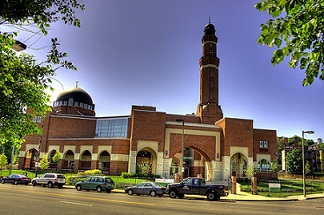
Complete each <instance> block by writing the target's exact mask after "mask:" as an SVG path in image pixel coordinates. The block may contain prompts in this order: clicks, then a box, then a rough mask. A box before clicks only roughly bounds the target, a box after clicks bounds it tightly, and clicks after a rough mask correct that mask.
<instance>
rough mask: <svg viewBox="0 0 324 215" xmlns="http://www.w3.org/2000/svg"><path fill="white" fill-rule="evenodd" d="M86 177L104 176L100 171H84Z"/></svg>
mask: <svg viewBox="0 0 324 215" xmlns="http://www.w3.org/2000/svg"><path fill="white" fill-rule="evenodd" d="M84 174H85V175H102V172H101V170H100V169H92V170H86V171H84Z"/></svg>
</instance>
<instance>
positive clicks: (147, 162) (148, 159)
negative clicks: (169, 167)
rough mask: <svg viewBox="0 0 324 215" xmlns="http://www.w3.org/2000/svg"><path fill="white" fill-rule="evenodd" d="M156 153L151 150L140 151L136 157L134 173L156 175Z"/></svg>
mask: <svg viewBox="0 0 324 215" xmlns="http://www.w3.org/2000/svg"><path fill="white" fill-rule="evenodd" d="M156 160H157V156H156V153H155V152H154V151H153V150H152V149H151V148H143V149H141V150H140V151H139V152H138V153H137V156H136V173H139V174H156Z"/></svg>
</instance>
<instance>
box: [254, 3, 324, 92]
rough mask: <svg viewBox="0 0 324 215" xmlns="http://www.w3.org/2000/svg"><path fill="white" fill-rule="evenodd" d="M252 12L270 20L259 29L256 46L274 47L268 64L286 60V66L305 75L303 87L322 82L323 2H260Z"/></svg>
mask: <svg viewBox="0 0 324 215" xmlns="http://www.w3.org/2000/svg"><path fill="white" fill-rule="evenodd" d="M255 7H256V9H257V10H259V11H266V12H267V13H268V14H269V15H270V16H271V17H272V18H271V19H270V20H269V21H268V22H267V23H266V24H262V25H261V35H260V37H259V39H258V43H259V44H261V45H267V46H269V47H273V46H277V50H275V51H274V53H273V57H272V60H271V62H272V64H279V63H281V62H282V61H283V60H284V58H285V57H287V56H289V57H290V59H289V63H288V66H289V67H292V68H296V67H298V66H299V68H300V69H301V70H304V71H305V76H306V77H305V78H304V80H303V83H302V84H303V86H306V85H309V84H312V83H313V81H314V79H315V78H319V79H321V80H324V66H323V64H324V38H323V32H324V3H323V0H304V1H298V0H261V1H260V2H259V3H257V4H256V6H255Z"/></svg>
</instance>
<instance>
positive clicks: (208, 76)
mask: <svg viewBox="0 0 324 215" xmlns="http://www.w3.org/2000/svg"><path fill="white" fill-rule="evenodd" d="M215 32H216V30H215V27H214V25H213V24H211V23H210V20H209V23H208V24H207V25H206V26H205V29H204V36H203V37H202V39H201V42H202V57H201V58H200V60H199V65H200V101H199V104H198V106H197V113H196V115H197V116H199V117H200V120H201V123H206V124H215V122H217V121H218V120H220V119H222V118H223V111H222V109H221V107H220V105H219V104H218V66H219V58H218V57H217V52H216V51H217V49H216V48H217V40H218V38H217V37H216V35H215Z"/></svg>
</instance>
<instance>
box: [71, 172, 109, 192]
mask: <svg viewBox="0 0 324 215" xmlns="http://www.w3.org/2000/svg"><path fill="white" fill-rule="evenodd" d="M75 188H76V189H77V191H81V190H96V191H97V192H101V191H103V190H105V191H106V192H107V193H110V192H111V191H112V190H113V189H114V182H113V180H112V179H111V178H109V177H108V176H90V177H88V178H86V179H84V180H82V181H79V182H77V183H76V184H75Z"/></svg>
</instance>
